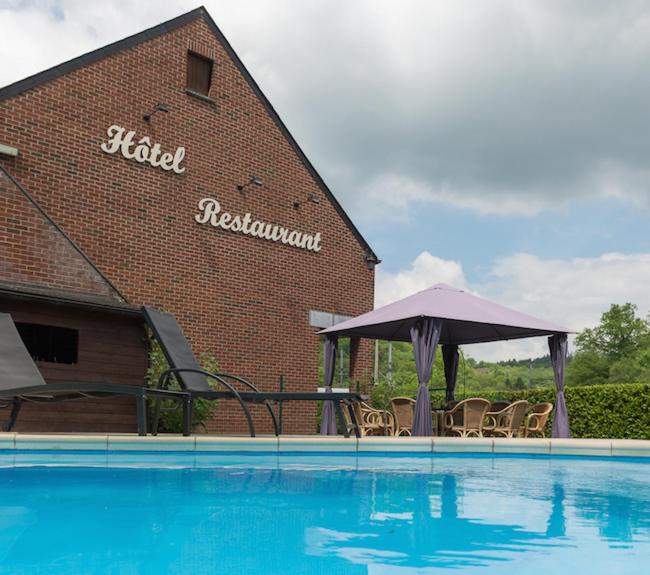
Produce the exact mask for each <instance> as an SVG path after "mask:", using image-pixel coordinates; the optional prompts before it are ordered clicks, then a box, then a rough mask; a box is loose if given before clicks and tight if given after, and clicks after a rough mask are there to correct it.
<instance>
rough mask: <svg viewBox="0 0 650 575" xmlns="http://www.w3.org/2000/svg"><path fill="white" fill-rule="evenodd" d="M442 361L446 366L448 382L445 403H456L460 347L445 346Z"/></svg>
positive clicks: (446, 379)
mask: <svg viewBox="0 0 650 575" xmlns="http://www.w3.org/2000/svg"><path fill="white" fill-rule="evenodd" d="M442 361H443V362H444V364H445V381H446V382H447V396H446V398H445V401H454V391H455V390H456V378H457V376H458V346H457V345H451V344H450V345H443V346H442Z"/></svg>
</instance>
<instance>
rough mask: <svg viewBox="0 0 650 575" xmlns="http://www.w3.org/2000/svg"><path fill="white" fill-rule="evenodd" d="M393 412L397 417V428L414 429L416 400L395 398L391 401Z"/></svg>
mask: <svg viewBox="0 0 650 575" xmlns="http://www.w3.org/2000/svg"><path fill="white" fill-rule="evenodd" d="M390 406H391V411H392V412H393V415H394V416H395V426H396V427H397V428H400V427H407V428H409V429H410V428H411V427H413V413H414V408H415V400H414V399H412V398H410V397H393V398H392V399H391V400H390Z"/></svg>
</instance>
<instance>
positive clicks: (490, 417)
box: [483, 401, 510, 434]
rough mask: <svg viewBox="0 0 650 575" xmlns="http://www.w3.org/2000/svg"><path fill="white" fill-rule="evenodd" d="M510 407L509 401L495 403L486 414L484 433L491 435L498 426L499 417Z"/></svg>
mask: <svg viewBox="0 0 650 575" xmlns="http://www.w3.org/2000/svg"><path fill="white" fill-rule="evenodd" d="M509 405H510V402H509V401H493V402H492V404H491V405H490V410H489V411H488V412H487V413H486V414H485V423H484V424H483V433H484V434H489V432H491V431H492V430H493V429H494V428H495V427H496V426H497V417H496V416H497V415H499V413H500V412H501V411H503V410H504V409H506V408H507V407H508V406H509Z"/></svg>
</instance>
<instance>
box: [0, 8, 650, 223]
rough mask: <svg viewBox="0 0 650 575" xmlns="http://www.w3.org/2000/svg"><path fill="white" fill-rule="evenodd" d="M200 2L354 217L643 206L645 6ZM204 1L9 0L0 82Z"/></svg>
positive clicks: (648, 92) (0, 20) (646, 194)
mask: <svg viewBox="0 0 650 575" xmlns="http://www.w3.org/2000/svg"><path fill="white" fill-rule="evenodd" d="M206 5H207V7H208V9H209V10H210V12H211V14H212V15H213V17H214V18H215V20H216V22H217V23H218V24H219V26H220V27H221V28H222V29H223V31H224V33H225V34H226V35H227V36H228V38H229V39H230V40H231V42H232V44H233V46H234V48H235V49H236V50H237V52H238V53H239V54H240V55H241V56H242V58H243V60H244V62H245V63H246V64H247V65H248V66H249V67H250V68H251V71H252V72H253V75H254V76H255V77H256V79H257V80H258V82H259V83H260V85H261V87H262V89H263V90H265V92H267V94H268V96H269V97H270V99H271V101H272V102H273V104H274V106H275V107H276V108H277V110H278V111H279V113H280V114H281V116H282V117H283V119H284V120H285V121H286V122H287V125H288V126H289V128H290V129H291V130H292V132H293V133H294V134H295V135H296V137H297V139H298V141H299V142H300V143H301V144H302V146H303V147H304V148H305V150H306V152H307V153H308V155H309V156H310V158H311V159H312V160H313V161H314V163H315V165H316V166H317V167H318V168H319V169H320V170H321V172H322V173H323V175H324V176H325V178H326V180H327V181H328V183H330V185H331V187H332V188H333V189H334V190H335V192H336V193H337V195H338V196H339V197H340V198H341V200H342V201H343V203H344V205H348V206H352V207H353V208H354V210H353V211H354V213H355V214H356V215H357V216H359V217H360V218H364V219H365V217H366V214H369V215H370V216H371V217H377V216H379V215H382V216H388V217H389V219H393V220H396V219H397V220H399V219H402V220H405V219H408V217H409V206H411V208H413V207H415V208H417V204H418V203H420V202H443V203H447V204H451V205H454V206H457V207H461V208H465V209H468V210H472V211H477V212H480V213H483V214H493V213H499V214H517V215H531V214H536V213H538V212H539V211H541V210H543V209H547V208H552V207H555V206H557V205H559V204H561V203H563V202H565V201H567V200H568V199H570V198H576V197H580V198H584V197H592V196H597V197H602V196H606V197H615V198H618V199H620V200H622V201H632V202H637V203H639V204H641V205H643V206H645V207H648V206H650V191H649V190H650V170H648V168H647V166H648V157H647V156H648V154H647V133H646V132H647V128H646V126H647V125H648V123H649V122H650V108H649V107H648V106H647V105H646V102H647V101H648V99H649V98H650V77H649V76H648V74H646V71H645V68H646V62H647V61H648V59H649V58H650V5H649V4H648V3H644V2H638V1H636V0H616V1H610V2H597V3H595V2H592V3H590V2H577V3H576V2H574V3H561V2H544V1H543V0H528V1H526V2H521V1H520V0H493V1H491V2H476V1H474V0H454V1H449V0H426V1H425V0H403V1H401V2H394V1H391V0H357V1H355V2H349V1H348V0H310V1H308V2H306V1H303V0H275V1H274V2H268V1H266V0H245V1H244V0H219V1H216V0H207V1H206ZM195 7H196V3H195V2H193V1H192V0H168V1H166V2H160V1H157V0H139V1H138V2H128V3H127V2H124V1H123V0H105V1H103V2H89V1H87V0H30V1H20V0H4V2H3V1H2V0H0V60H2V62H3V66H2V67H0V84H5V83H9V82H12V81H15V80H18V79H20V78H21V77H24V76H27V75H29V74H33V73H35V72H38V71H39V70H42V69H44V68H46V67H48V66H52V65H55V64H57V63H59V62H61V61H64V60H66V59H69V58H72V57H74V56H77V55H79V54H81V53H83V52H85V51H88V50H91V49H94V48H97V47H99V46H102V45H104V44H106V43H108V42H112V41H115V40H118V39H120V38H122V37H124V36H126V35H128V34H132V33H134V32H137V31H139V30H141V29H144V28H147V27H149V26H152V25H155V24H157V23H159V22H160V21H162V20H165V19H168V18H172V17H174V16H176V15H178V14H180V13H182V12H184V11H188V10H191V9H192V8H195ZM333 39H334V40H333ZM17 46H19V47H20V57H19V58H17V57H16V47H17ZM400 196H402V198H400ZM368 204H371V205H372V206H373V209H371V210H369V211H368V210H366V208H367V206H368Z"/></svg>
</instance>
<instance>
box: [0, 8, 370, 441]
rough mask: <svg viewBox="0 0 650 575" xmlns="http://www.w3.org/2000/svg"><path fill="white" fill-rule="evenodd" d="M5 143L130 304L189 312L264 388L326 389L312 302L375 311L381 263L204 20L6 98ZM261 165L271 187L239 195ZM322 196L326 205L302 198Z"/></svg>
mask: <svg viewBox="0 0 650 575" xmlns="http://www.w3.org/2000/svg"><path fill="white" fill-rule="evenodd" d="M190 42H193V45H192V48H193V49H195V50H196V49H197V44H198V47H199V49H201V50H202V51H205V52H209V51H213V52H214V54H215V65H214V69H213V80H212V89H211V93H210V96H211V98H213V100H214V101H215V103H214V104H211V103H209V102H205V101H202V100H200V99H198V98H196V97H194V96H191V95H188V94H187V93H185V90H184V88H185V73H186V71H185V59H186V51H187V48H188V46H189V43H190ZM158 102H163V103H165V104H168V105H169V108H170V111H169V113H167V114H163V113H158V114H156V115H155V116H154V117H153V119H152V121H151V123H150V125H148V124H147V123H146V122H144V121H143V119H142V115H143V114H144V113H146V112H150V111H151V110H152V109H153V107H154V106H155V105H156V104H157V103H158ZM341 105H345V102H341ZM315 113H316V112H315ZM112 124H119V125H121V126H124V127H126V128H127V129H135V130H136V131H137V134H136V135H137V136H139V137H142V136H144V135H149V136H150V137H151V139H152V141H154V142H160V143H161V144H162V146H163V149H164V151H167V150H169V151H172V152H173V151H174V150H175V149H176V147H177V146H185V148H186V150H187V153H186V157H185V160H184V164H183V165H184V166H185V167H186V171H185V173H184V174H182V175H176V174H173V173H171V172H164V171H163V170H161V169H160V168H153V167H151V166H148V165H144V164H138V163H136V162H135V161H132V160H127V159H125V158H123V157H122V156H120V155H119V154H115V155H107V154H105V153H103V152H102V151H101V150H100V147H99V146H100V144H101V142H102V141H104V140H105V137H106V136H105V135H106V130H107V128H108V127H109V126H111V125H112ZM341 137H344V136H343V135H341ZM0 141H1V142H3V143H5V144H8V145H11V146H15V147H16V148H18V149H19V150H20V156H19V157H18V158H17V159H15V160H7V161H5V165H6V166H7V168H8V169H9V170H10V172H11V173H12V174H13V175H14V176H15V177H16V178H17V179H18V180H19V181H20V182H21V183H22V184H23V185H24V186H25V187H26V188H27V189H28V190H29V191H30V192H31V193H32V194H33V195H34V197H35V198H36V199H37V201H39V202H40V203H41V205H42V206H43V207H44V208H45V209H46V210H47V211H48V213H49V214H50V215H51V216H52V217H53V218H54V219H55V221H56V222H57V223H58V224H59V225H61V226H62V227H63V229H64V230H65V231H66V232H67V233H68V234H69V235H70V236H71V237H72V238H73V239H74V240H75V241H76V242H77V243H78V244H79V246H80V247H81V248H82V249H83V250H84V251H85V253H86V254H87V255H88V256H90V258H91V259H92V260H93V261H94V262H95V264H97V266H98V267H99V268H100V269H101V270H102V272H103V273H105V274H106V275H107V276H108V277H109V278H110V279H111V281H112V282H113V283H114V284H115V285H116V286H117V287H118V289H119V290H120V291H121V292H122V293H124V294H125V295H126V296H127V297H128V298H129V300H130V301H131V303H138V304H139V303H147V304H152V305H157V306H160V307H163V308H165V309H167V310H169V311H171V312H173V313H175V314H176V315H177V317H178V319H179V321H180V322H181V324H182V325H183V328H184V329H185V331H186V333H187V334H188V335H189V336H190V337H191V339H192V342H193V345H194V348H195V351H197V352H201V351H210V352H212V353H214V355H216V356H217V358H218V359H219V361H220V363H221V367H222V369H223V370H228V371H233V372H236V373H238V374H240V375H242V376H244V377H247V378H250V379H251V380H252V381H254V382H255V383H257V384H258V385H259V386H260V387H262V388H264V389H276V386H277V379H278V377H279V375H280V374H281V373H284V375H285V379H286V382H287V389H291V390H303V389H304V390H313V389H315V387H316V375H317V357H318V353H317V351H318V343H317V338H316V336H315V335H314V330H313V329H312V328H310V327H309V325H308V312H309V310H310V309H318V310H322V311H330V312H336V313H340V314H346V315H357V314H359V313H361V312H364V311H368V310H369V309H371V308H372V302H373V278H374V272H373V271H371V270H369V269H368V267H367V265H366V263H365V261H364V255H365V254H364V249H363V247H362V246H361V244H360V243H359V241H358V240H357V238H356V237H355V236H354V235H353V233H352V232H351V231H350V229H349V228H348V227H347V226H346V224H345V222H344V221H343V220H342V218H341V217H340V216H339V214H338V213H337V211H336V210H335V208H334V206H333V205H332V204H330V202H329V201H328V200H327V198H325V196H324V194H323V192H322V191H321V190H320V188H319V187H318V186H317V184H316V183H315V182H314V180H313V178H312V177H311V175H310V174H309V172H308V171H307V169H306V168H305V167H304V165H303V164H302V163H301V161H300V159H299V157H298V156H297V155H296V153H295V152H294V150H293V149H292V147H291V146H290V144H289V143H288V142H287V140H286V139H285V137H284V136H283V134H282V133H281V131H280V130H279V129H278V127H277V126H276V125H275V123H274V122H273V120H272V119H271V118H270V116H269V115H268V113H267V112H266V110H265V108H264V106H263V105H262V103H261V102H260V101H259V100H258V98H257V97H256V96H255V94H254V93H253V92H252V90H251V89H250V87H249V86H248V84H247V83H246V81H245V79H244V78H243V76H242V75H241V73H240V72H239V70H238V69H237V68H236V66H235V65H234V63H233V62H232V61H231V60H230V59H229V57H228V56H227V54H226V52H225V50H224V48H223V46H221V45H220V44H219V42H218V41H217V40H216V38H215V37H214V36H213V34H212V33H211V31H210V29H209V28H208V26H207V24H206V23H205V22H204V21H203V20H197V21H194V22H192V23H190V24H188V25H186V26H184V27H182V28H179V29H177V30H175V31H173V32H171V33H169V34H167V35H165V36H161V37H158V38H155V39H152V40H150V41H148V42H146V43H143V44H140V45H139V46H136V47H134V48H131V49H128V50H125V51H123V52H120V53H118V54H115V55H113V56H110V57H108V58H106V59H104V60H101V61H99V62H96V63H94V64H92V65H90V66H88V67H86V68H82V69H79V70H77V71H74V72H71V73H70V74H68V75H66V76H63V77H60V78H58V79H55V80H53V81H51V82H48V83H46V84H43V85H42V86H40V87H38V88H36V89H34V90H31V91H29V92H26V93H24V94H22V95H19V96H16V97H14V98H11V99H9V100H6V101H4V102H1V103H0ZM251 174H255V175H257V176H259V177H261V178H262V179H263V182H264V185H263V186H262V187H250V188H247V189H246V190H245V191H244V192H239V191H237V189H236V186H237V184H242V183H244V182H245V181H247V180H248V178H249V176H250V175H251ZM309 194H314V195H315V196H317V197H318V198H319V199H320V204H313V203H310V202H305V203H303V204H302V205H301V206H300V207H299V208H298V209H296V208H294V207H293V202H294V201H295V200H302V201H304V200H306V198H307V196H308V195H309ZM205 196H211V197H216V198H218V200H219V201H220V202H221V204H222V206H223V209H225V210H227V211H229V212H231V213H237V214H243V213H245V212H248V211H250V212H252V213H253V215H254V216H255V217H257V218H259V219H261V220H264V221H268V222H274V223H278V224H280V225H283V226H286V227H289V228H292V229H298V230H305V231H313V232H316V231H321V232H322V234H323V240H322V246H323V247H322V251H321V252H320V253H313V252H307V251H305V250H300V249H297V248H293V247H289V246H285V245H279V244H275V243H271V242H267V241H263V240H260V239H257V238H252V237H248V236H243V235H240V234H235V233H232V232H229V231H225V230H221V229H212V228H210V227H207V226H201V225H198V224H197V223H196V222H195V221H194V215H195V214H196V213H197V208H196V206H197V202H198V201H199V200H200V199H201V198H203V197H205ZM0 279H2V278H1V277H0ZM366 349H369V348H368V347H366ZM364 365H365V367H366V372H367V373H368V375H369V374H370V367H371V365H370V356H369V355H368V356H367V357H366V358H365V360H364V358H360V359H359V360H358V362H357V370H359V369H361V371H362V372H363V366H364ZM284 413H285V431H286V432H312V431H313V429H314V414H315V407H314V406H313V405H311V404H292V405H288V406H286V408H285V412H284ZM257 420H258V424H259V425H260V427H261V430H262V431H269V430H270V429H271V428H270V424H268V423H267V420H266V418H264V417H263V416H262V415H259V416H258V417H257ZM210 429H211V430H212V431H223V430H230V431H232V430H242V429H243V427H242V418H241V416H240V414H239V413H238V411H237V410H236V409H234V408H230V407H229V406H222V408H221V409H220V411H219V416H218V418H217V419H216V420H215V421H214V422H213V424H212V425H211V426H210Z"/></svg>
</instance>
